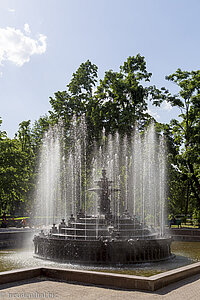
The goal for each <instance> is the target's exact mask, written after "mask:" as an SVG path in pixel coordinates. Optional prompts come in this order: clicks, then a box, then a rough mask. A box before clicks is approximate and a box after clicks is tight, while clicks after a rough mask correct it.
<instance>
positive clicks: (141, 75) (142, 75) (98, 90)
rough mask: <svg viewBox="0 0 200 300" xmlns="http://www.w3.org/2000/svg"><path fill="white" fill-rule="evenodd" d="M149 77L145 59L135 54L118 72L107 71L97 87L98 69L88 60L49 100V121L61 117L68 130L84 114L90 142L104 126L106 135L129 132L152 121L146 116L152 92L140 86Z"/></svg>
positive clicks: (148, 79)
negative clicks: (136, 125) (74, 119)
mask: <svg viewBox="0 0 200 300" xmlns="http://www.w3.org/2000/svg"><path fill="white" fill-rule="evenodd" d="M150 77H151V73H148V72H147V70H146V62H145V59H144V57H142V56H140V55H139V54H138V55H137V56H136V57H134V56H133V57H129V58H128V59H127V61H126V62H124V64H123V66H121V67H120V71H119V72H113V71H112V70H110V71H108V72H106V73H105V77H104V79H103V80H100V84H99V85H98V86H96V83H97V66H96V65H94V64H92V63H91V62H90V61H89V60H88V61H86V62H85V63H83V64H81V65H80V67H79V68H78V70H77V71H76V72H75V73H74V74H73V76H72V80H71V82H70V83H69V84H68V85H67V88H68V90H67V91H63V92H57V93H55V98H50V104H51V106H52V111H50V118H51V119H53V120H55V121H58V119H59V118H63V119H64V120H65V124H66V129H68V128H69V124H70V122H71V120H72V117H73V116H74V115H75V116H77V117H80V116H83V115H85V118H86V123H87V128H88V135H89V140H92V139H93V138H94V137H95V138H98V136H99V135H100V134H101V132H102V129H103V127H104V128H105V130H106V133H114V132H115V131H117V130H118V131H120V132H123V133H124V132H126V133H130V132H131V130H132V129H133V127H134V125H135V123H136V122H137V123H138V125H139V126H141V127H143V126H144V125H145V124H147V122H149V120H151V119H152V118H151V116H150V115H149V114H148V113H147V100H148V97H149V96H150V95H151V89H150V88H149V87H144V86H143V83H144V82H148V81H150Z"/></svg>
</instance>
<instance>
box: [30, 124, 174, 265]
mask: <svg viewBox="0 0 200 300" xmlns="http://www.w3.org/2000/svg"><path fill="white" fill-rule="evenodd" d="M85 128H86V127H85V124H84V122H83V121H82V122H81V123H77V122H76V121H74V122H73V124H72V129H71V142H70V147H69V148H68V151H67V153H66V151H65V150H64V147H63V146H62V142H61V141H62V140H63V139H62V138H61V135H62V134H61V132H62V130H61V129H60V128H59V126H58V127H56V128H54V129H51V130H50V131H49V133H47V134H46V137H45V139H44V143H43V148H42V154H41V158H42V159H41V162H40V167H41V171H40V177H39V183H38V187H39V188H38V191H37V199H38V200H37V202H36V204H37V206H36V218H37V216H40V218H41V219H42V218H43V220H44V219H45V225H50V224H52V223H53V226H52V228H51V229H50V230H48V231H47V232H45V231H41V233H40V234H38V235H36V236H35V237H34V246H35V255H37V256H38V257H42V258H45V259H50V260H59V261H62V262H63V261H64V262H70V263H73V262H74V263H81V264H93V265H95V264H106V265H127V264H128V265H130V264H135V263H143V262H155V261H160V260H164V259H167V258H169V257H170V256H171V250H170V244H171V238H170V237H169V236H167V235H166V234H165V232H164V229H165V198H166V151H165V145H164V140H163V137H162V136H158V134H156V132H155V128H154V125H153V124H152V125H151V126H150V127H149V128H148V129H147V130H146V132H145V133H144V134H143V135H142V134H141V133H140V132H139V131H138V130H137V129H136V130H135V132H134V134H133V135H132V136H129V137H126V136H123V137H121V136H120V135H119V134H115V135H114V136H111V135H109V136H105V132H103V133H102V140H101V142H99V143H98V145H97V144H96V146H94V147H93V149H94V150H93V153H92V151H90V157H89V158H88V157H87V135H86V132H85V131H86V130H85ZM44 158H45V159H44ZM88 160H89V162H90V163H89V164H88ZM44 190H45V191H47V192H46V193H45V192H44ZM52 195H53V197H52ZM49 208H51V209H49ZM47 212H48V214H47ZM42 214H43V216H42ZM59 219H60V220H61V219H62V221H61V222H60V221H58V220H59ZM65 220H67V222H65ZM58 222H60V223H58Z"/></svg>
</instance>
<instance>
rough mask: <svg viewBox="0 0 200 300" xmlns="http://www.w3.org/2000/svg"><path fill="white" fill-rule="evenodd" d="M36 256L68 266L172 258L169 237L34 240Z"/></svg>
mask: <svg viewBox="0 0 200 300" xmlns="http://www.w3.org/2000/svg"><path fill="white" fill-rule="evenodd" d="M34 244H35V254H36V255H37V256H38V257H42V258H45V259H50V260H59V261H62V262H70V263H74V262H76V263H84V264H92V265H94V264H106V265H116V264H117V265H126V264H136V263H145V262H156V261H161V260H165V259H168V258H169V257H170V256H171V252H170V244H171V239H170V238H160V239H151V240H149V239H138V240H131V242H130V241H129V240H128V241H106V240H105V241H97V240H96V241H94V240H85V241H82V240H65V239H63V238H55V237H40V236H37V237H35V238H34Z"/></svg>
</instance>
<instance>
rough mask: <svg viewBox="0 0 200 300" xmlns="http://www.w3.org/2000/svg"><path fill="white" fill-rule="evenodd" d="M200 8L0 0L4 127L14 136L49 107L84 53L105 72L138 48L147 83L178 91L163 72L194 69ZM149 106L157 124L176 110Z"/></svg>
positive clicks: (119, 0) (132, 0) (93, 0)
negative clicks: (142, 57)
mask: <svg viewBox="0 0 200 300" xmlns="http://www.w3.org/2000/svg"><path fill="white" fill-rule="evenodd" d="M199 12H200V1H199V0H190V1H189V0H12V1H11V0H0V103H1V106H0V107H1V110H0V117H1V118H2V120H3V124H2V127H1V129H2V130H6V131H7V133H8V136H9V137H13V136H14V133H15V132H16V131H17V130H18V125H19V123H20V122H22V121H24V120H29V119H30V120H31V121H32V122H34V121H35V120H37V119H38V118H39V117H40V116H41V115H44V114H45V113H47V112H48V110H49V109H50V105H49V97H50V96H53V95H54V92H56V91H58V90H65V88H66V84H68V83H69V81H70V79H71V76H72V74H73V72H75V71H76V70H77V68H78V67H79V65H80V64H81V63H82V62H85V61H86V60H87V59H89V60H90V61H91V62H92V63H94V64H96V65H97V66H98V68H99V72H98V74H99V78H103V76H104V72H105V71H107V70H109V69H112V70H114V71H117V70H119V66H120V65H122V64H123V62H124V61H125V60H126V59H127V57H128V56H135V55H136V54H137V53H140V54H141V55H143V56H145V59H146V62H147V69H148V71H149V72H152V73H153V76H152V81H151V83H152V84H156V85H157V86H158V87H161V86H166V87H168V88H170V90H171V91H176V88H175V86H174V85H173V84H170V83H168V82H167V81H166V80H165V76H166V75H169V74H171V73H173V72H175V71H176V70H177V68H181V69H183V70H197V69H199V63H200V34H199V30H200V19H199ZM150 110H151V112H152V114H153V115H154V116H155V117H156V118H157V120H158V121H160V122H169V121H170V119H171V118H174V117H176V116H177V110H176V109H172V108H171V107H170V106H168V105H163V106H162V107H161V108H160V109H155V108H152V107H150Z"/></svg>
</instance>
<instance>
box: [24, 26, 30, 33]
mask: <svg viewBox="0 0 200 300" xmlns="http://www.w3.org/2000/svg"><path fill="white" fill-rule="evenodd" d="M24 31H25V32H26V33H27V34H30V33H31V31H30V27H29V25H28V24H27V23H26V24H24Z"/></svg>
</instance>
